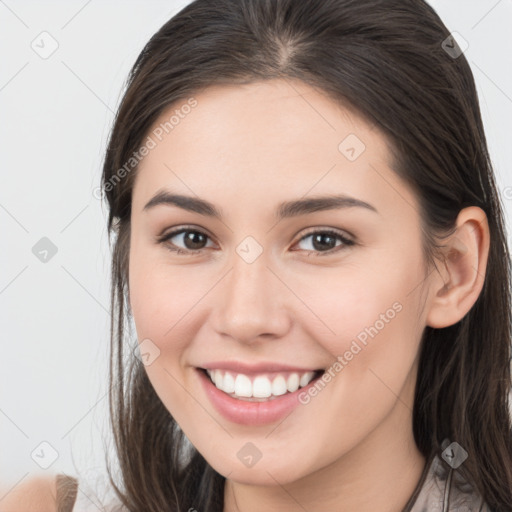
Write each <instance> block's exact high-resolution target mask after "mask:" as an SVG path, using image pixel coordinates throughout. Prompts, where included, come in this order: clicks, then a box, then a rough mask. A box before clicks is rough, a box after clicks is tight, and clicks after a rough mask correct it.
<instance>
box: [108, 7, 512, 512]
mask: <svg viewBox="0 0 512 512" xmlns="http://www.w3.org/2000/svg"><path fill="white" fill-rule="evenodd" d="M449 35H450V34H449V31H448V30H447V28H446V27H445V25H444V24H443V23H442V21H441V20H440V19H439V17H438V15H437V14H436V13H435V11H434V10H433V9H432V8H431V7H430V6H429V5H428V4H427V3H426V2H424V1H423V0H385V1H384V0H308V1H307V2H306V1H301V2H298V1H296V0H196V1H194V2H192V3H191V4H189V5H187V6H186V7H185V8H183V9H182V10H181V11H180V12H179V13H178V14H176V15H175V16H174V17H173V18H172V19H170V20H169V21H168V22H167V23H165V24H164V25H163V26H162V27H161V28H160V30H159V31H158V32H157V33H156V34H155V35H154V36H153V37H152V38H151V40H150V41H149V42H148V43H147V45H146V46H145V48H144V49H143V50H142V52H141V54H140V55H139V57H138V58H137V60H136V62H135V64H134V66H133V68H132V70H131V73H130V75H129V77H128V80H127V84H126V86H127V87H126V91H125V93H124V97H123V100H122V103H121V105H120V107H119V110H118V113H117V117H116V119H115V123H114V126H113V129H112V131H111V135H110V139H109V143H108V148H107V152H106V158H105V162H104V168H103V178H102V187H103V191H104V193H105V196H106V199H107V200H108V207H109V218H108V229H109V240H110V241H112V240H111V239H110V235H111V234H112V235H115V236H114V238H115V241H114V245H113V253H112V295H111V308H112V324H111V341H112V346H111V365H110V380H111V388H110V389H111V393H110V413H111V421H112V427H113V433H114V440H115V444H116V449H117V454H118V457H119V462H120V469H121V483H119V484H116V483H115V482H114V477H113V475H111V481H112V484H113V485H114V486H115V488H116V492H117V493H118V495H119V497H120V499H121V500H122V502H123V504H124V505H125V506H126V507H127V508H128V509H129V510H130V511H133V512H135V511H137V512H138V511H140V510H145V511H159V512H160V511H161V510H188V509H189V508H190V507H194V508H195V509H198V510H208V511H212V512H213V511H221V510H222V506H223V489H224V482H225V478H224V477H223V476H222V475H220V474H218V473H217V472H216V471H214V470H213V468H212V467H211V466H210V465H209V464H208V463H207V462H206V461H205V459H204V458H203V457H202V456H201V454H200V453H198V452H197V450H195V448H193V447H191V448H190V452H189V451H187V444H186V439H185V438H184V435H183V433H182V431H181V430H180V429H179V427H178V425H177V424H176V422H175V421H174V419H173V418H172V416H171V415H170V413H169V412H168V411H167V409H166V408H165V407H164V405H163V404H162V402H161V401H160V399H159V398H158V396H157V395H156V393H155V391H154V389H153V388H152V386H151V383H150V382H149V380H148V377H147V375H146V372H145V369H144V366H143V364H142V363H141V362H140V361H139V360H138V359H137V358H136V357H133V355H132V350H133V344H132V345H131V346H129V347H127V346H126V339H125V334H126V331H127V330H128V329H127V326H126V325H125V322H126V320H127V318H128V315H127V314H130V313H131V312H130V311H129V301H128V295H127V294H128V264H129V260H128V257H129V244H130V212H131V196H132V187H133V183H134V178H135V174H136V165H134V166H133V169H130V171H131V172H125V173H123V177H122V179H119V175H120V174H119V173H118V171H119V169H121V168H123V166H124V165H125V163H126V162H128V161H129V159H130V157H131V156H132V154H133V153H134V152H136V151H137V150H138V149H139V147H140V146H141V144H142V142H143V140H144V137H145V136H146V135H147V133H148V130H149V129H150V127H151V126H152V124H153V123H154V122H155V120H156V119H157V118H158V116H159V115H160V114H161V113H162V111H163V110H164V109H166V108H168V107H169V106H170V105H173V104H177V103H179V102H184V101H186V99H187V98H189V97H190V96H192V95H193V94H197V93H198V92H199V91H201V90H203V89H204V88H207V87H209V86H211V85H218V84H242V83H244V84H245V83H250V82H255V81H259V80H268V79H273V78H285V79H286V78H291V79H299V80H302V81H303V82H305V83H307V84H309V85H310V86H313V87H316V88H318V89H319V90H322V91H324V92H325V93H327V94H328V95H330V97H332V98H333V99H334V100H335V101H339V102H342V103H343V104H344V105H348V106H351V107H353V108H354V109H355V110H356V111H357V112H358V113H359V114H360V115H361V116H363V117H364V118H365V119H366V120H367V121H368V122H370V123H372V124H376V125H377V126H378V128H379V129H380V130H381V132H382V133H383V134H384V135H385V136H386V138H387V140H388V141H389V144H390V149H391V151H392V153H393V155H394V166H393V168H394V170H395V171H396V172H397V174H398V175H400V176H401V177H402V178H403V179H405V180H406V182H407V183H408V184H409V185H410V186H411V187H412V189H413V190H414V191H415V193H416V194H417V197H418V198H419V202H420V205H421V213H422V222H423V224H424V233H425V249H426V256H427V261H428V263H429V264H432V263H433V261H434V259H433V256H434V254H436V250H437V249H439V245H437V242H436V240H442V237H443V236H446V235H448V234H450V233H451V232H452V231H453V229H454V225H455V220H456V218H457V215H458V213H459V211H460V210H461V209H462V208H464V207H466V206H470V205H474V206H478V207H480V208H482V210H483V211H484V212H485V213H486V215H487V218H488V222H489V229H490V252H489V259H488V265H487V270H486V276H485V283H484V287H483V289H482V292H481V294H480V296H479V297H478V299H477V301H476V303H475V304H474V306H473V307H472V309H471V310H470V311H469V312H468V313H467V315H466V316H465V317H464V318H463V319H462V320H461V321H459V322H458V323H456V324H455V325H452V326H450V327H447V328H444V329H434V328H431V327H428V326H427V327H426V328H425V331H424V335H423V339H422V344H421V347H420V360H419V368H418V379H417V386H416V395H415V403H414V410H413V430H414V436H415V440H416V443H417V445H418V448H419V450H420V451H421V452H422V453H423V454H424V455H425V456H429V455H430V454H432V453H433V452H436V451H438V450H440V448H441V443H442V441H443V440H444V439H446V438H448V439H450V440H451V441H456V442H458V443H459V444H460V445H461V446H462V447H463V448H464V449H465V450H466V451H467V452H468V453H469V458H468V459H467V460H466V461H465V462H464V464H463V466H461V471H463V472H464V473H465V474H467V476H468V477H469V478H470V479H471V480H472V481H473V482H474V484H475V486H476V487H477V489H478V490H479V492H480V493H481V494H482V496H483V497H484V499H485V500H486V502H487V503H488V505H489V506H490V507H491V508H492V509H493V510H496V511H501V510H509V511H510V510H511V508H512V490H511V489H512V434H511V421H510V415H509V409H508V393H509V390H510V387H511V375H510V358H511V351H510V346H511V325H512V323H511V300H510V255H509V252H508V247H507V242H506V236H505V232H504V218H503V211H502V206H501V203H500V198H499V196H498V193H497V189H496V184H495V181H494V176H493V170H492V166H491V163H490V159H489V155H488V150H487V142H486V138H485V134H484V130H483V125H482V120H481V115H480V110H479V102H478V97H477V93H476V90H475V84H474V80H473V75H472V73H471V69H470V67H469V65H468V63H467V60H466V58H465V57H464V55H457V54H454V53H450V52H448V51H445V50H446V45H443V41H446V40H447V38H448V37H449ZM449 41H450V40H449ZM449 46H450V47H454V48H455V49H457V45H456V43H455V44H453V43H450V45H449ZM116 173H118V174H116ZM115 180H117V181H115ZM132 339H133V338H132ZM109 474H110V470H109Z"/></svg>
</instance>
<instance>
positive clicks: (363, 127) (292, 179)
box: [133, 80, 414, 209]
mask: <svg viewBox="0 0 512 512" xmlns="http://www.w3.org/2000/svg"><path fill="white" fill-rule="evenodd" d="M188 100H190V99H184V100H182V101H180V102H176V103H175V104H174V105H172V106H170V107H169V108H167V109H166V110H165V111H164V112H162V114H161V115H160V117H159V119H158V120H157V121H156V122H155V123H154V124H153V126H152V127H151V129H150V130H149V132H148V136H149V137H151V138H152V139H153V141H154V143H155V146H154V147H153V149H151V151H149V153H148V154H147V155H146V156H145V157H144V158H143V159H142V161H141V163H140V164H139V167H138V169H137V178H136V181H135V187H134V191H133V203H134V207H137V208H138V209H141V208H142V207H143V205H142V201H144V200H145V201H147V200H148V199H149V197H150V195H154V194H155V193H156V192H157V191H158V190H159V189H161V188H164V187H169V188H172V189H173V190H175V191H176V190H178V191H179V192H180V193H187V194H191V193H192V194H196V195H198V196H201V197H212V195H215V196H216V197H217V198H218V200H219V203H221V204H223V203H224V200H226V199H227V198H231V200H233V198H247V199H248V198H253V199H254V201H255V204H259V205H260V207H261V206H262V205H263V204H264V203H266V202H269V201H272V202H274V201H275V202H279V201H280V200H283V199H287V198H290V197H293V198H295V197H301V196H304V195H305V194H308V193H315V194H316V193H325V192H328V193H332V192H334V191H336V192H339V193H347V194H351V195H355V196H358V197H359V198H360V199H362V200H365V201H366V200H367V201H368V202H370V203H371V202H372V201H374V202H379V199H380V200H382V199H385V197H387V198H388V199H390V200H393V199H394V200H395V201H396V196H397V190H396V188H395V187H400V186H401V187H404V184H401V183H399V180H398V177H397V176H396V174H395V173H394V172H393V171H392V170H391V169H390V168H389V164H390V152H389V149H388V146H387V143H386V142H387V141H386V139H385V137H384V136H383V135H382V134H381V133H380V132H379V131H378V130H376V129H375V127H374V126H372V125H370V124H369V123H367V122H365V121H364V120H363V119H362V118H361V117H360V116H358V115H357V113H356V112H355V111H353V110H352V109H349V108H347V107H345V106H343V105H341V104H339V103H338V102H335V101H333V100H332V99H330V98H329V97H328V96H327V95H326V94H325V93H323V92H321V91H318V90H317V89H314V88H312V87H310V86H309V85H307V84H304V83H302V82H298V81H290V80H271V81H265V82H256V83H251V84H245V85H228V86H225V85H222V86H213V87H210V88H207V89H205V90H203V91H201V92H200V93H198V94H195V95H194V96H193V100H194V103H191V102H190V101H188ZM191 104H194V105H195V106H194V107H193V108H190V107H186V108H185V106H186V105H191ZM384 189H386V190H384ZM402 192H403V193H404V194H407V193H408V192H407V191H406V190H403V191H402ZM393 196H395V197H393ZM410 199H411V201H414V198H413V197H411V198H410Z"/></svg>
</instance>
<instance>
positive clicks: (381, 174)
mask: <svg viewBox="0 0 512 512" xmlns="http://www.w3.org/2000/svg"><path fill="white" fill-rule="evenodd" d="M194 98H195V101H196V102H197V103H194V105H195V106H194V107H193V108H181V107H182V105H185V104H186V103H187V102H186V101H184V102H183V103H181V104H180V105H173V106H172V108H169V109H168V110H166V111H165V112H164V113H163V114H162V116H161V117H160V119H158V120H157V122H156V123H155V124H154V126H153V127H152V129H151V131H150V132H149V133H148V135H149V136H150V137H151V138H152V140H153V142H154V143H155V144H153V143H150V144H149V145H148V146H154V147H152V148H151V149H150V151H149V152H148V154H147V155H146V156H145V158H144V159H143V160H142V162H141V164H140V166H139V169H138V171H137V172H138V174H137V177H136V180H135V185H134V188H133V196H132V198H133V202H132V213H131V239H130V254H129V260H130V263H129V290H130V306H131V310H132V313H133V318H134V321H135V326H136V330H137V336H138V340H139V342H141V343H143V345H141V349H142V352H145V353H147V354H148V355H147V356H145V364H146V366H145V369H146V371H147V374H148V376H149V379H150V381H151V383H152V385H153V386H154V389H155V390H156V393H157V394H158V396H159V397H160V399H161V400H162V402H163V403H164V405H165V406H166V408H167V409H168V410H169V411H170V413H171V414H172V415H173V417H174V418H175V419H176V421H177V422H178V424H179V425H180V427H181V428H182V430H183V431H184V432H185V434H186V436H187V437H188V438H189V440H190V441H191V442H192V444H194V446H195V447H196V448H197V449H198V450H199V451H200V452H201V454H202V455H203V456H204V457H205V458H206V460H207V461H208V462H209V463H210V465H212V466H213V467H214V469H215V470H217V471H218V472H219V473H221V474H223V475H224V476H228V475H229V478H230V479H233V480H236V481H239V482H245V483H255V484H271V485H274V484H275V481H276V480H277V481H279V482H281V483H283V484H284V483H287V482H291V481H295V480H298V479H300V478H303V477H307V476H308V475H311V474H313V473H314V472H316V471H319V470H321V469H322V468H326V467H328V466H329V465H332V464H335V463H339V461H343V460H345V461H347V460H349V458H350V457H353V456H354V454H355V453H358V454H359V455H360V456H362V454H366V455H368V454H370V453H373V451H374V450H378V449H380V447H382V445H383V444H384V443H386V440H387V439H390V437H389V436H395V437H396V434H397V432H398V433H400V434H401V435H403V434H404V432H406V433H407V432H409V433H410V429H411V425H410V422H411V409H412V404H413V392H414V382H415V375H416V358H417V353H418V347H419V342H420V338H421V334H422V332H423V329H424V326H425V323H426V322H425V312H424V307H423V306H424V303H425V295H424V291H425V290H426V289H428V280H425V279H424V276H425V267H424V261H423V257H422V250H421V247H422V243H421V228H420V216H419V212H418V203H417V199H416V197H415V196H414V195H413V193H412V191H411V190H410V189H409V188H408V187H407V186H406V185H405V184H404V183H403V182H402V181H401V180H400V179H399V177H398V176H397V175H396V174H395V172H394V171H393V170H392V169H391V168H390V162H391V158H390V153H389V150H388V147H387V145H386V140H385V138H384V136H383V135H382V134H381V133H379V132H378V130H377V129H376V128H375V127H372V126H371V125H369V124H368V123H366V122H365V121H363V119H361V118H360V117H358V116H357V115H356V114H355V113H354V112H352V111H351V110H348V109H346V108H344V107H342V106H340V105H338V104H337V103H334V102H333V101H332V100H331V99H329V98H328V97H327V96H326V95H324V94H323V93H321V92H319V91H317V90H315V89H313V88H311V87H309V86H307V85H306V84H303V83H300V82H290V81H281V80H273V81H268V82H258V83H253V84H250V85H244V86H236V87H235V86H216V87H211V88H209V89H207V90H205V91H203V92H201V93H200V94H198V95H196V96H194ZM189 104H192V103H189ZM175 110H178V111H179V112H181V116H177V117H176V118H175V120H174V123H173V127H172V130H171V129H169V125H167V131H168V133H165V130H164V131H163V134H162V128H161V126H162V125H161V123H165V122H168V121H169V119H170V117H171V116H172V115H173V113H175ZM185 112H186V114H184V113H185ZM177 119H179V122H177V121H176V120H177ZM159 127H160V128H159ZM159 139H161V140H159ZM145 140H146V139H145ZM164 193H167V194H168V195H179V196H186V197H187V198H190V201H189V202H188V203H187V201H186V200H184V199H183V198H182V199H179V200H176V198H174V199H172V198H170V197H169V196H168V197H167V199H165V198H164ZM158 194H160V195H159V196H158V197H159V198H160V200H155V201H153V205H148V203H149V202H150V201H151V200H152V199H153V198H154V197H155V196H157V195H158ZM326 197H327V198H331V201H330V202H325V201H322V198H326ZM340 197H341V199H340ZM333 198H338V199H337V200H333ZM313 199H318V201H316V202H311V200H313ZM198 200H201V201H207V202H208V203H210V205H209V206H204V204H203V203H198V202H197V201H198ZM192 201H195V202H196V203H195V206H194V203H192ZM295 201H299V203H297V204H296V205H291V206H290V204H291V203H292V202H295ZM304 201H307V202H306V203H301V202H304ZM283 204H284V205H285V207H283ZM146 205H148V206H146ZM301 205H302V206H301ZM214 213H215V214H214ZM178 251H180V252H178ZM205 369H208V370H209V373H210V374H211V376H212V377H213V379H214V380H215V381H216V382H217V384H218V386H219V387H220V388H222V389H223V390H219V389H217V387H216V386H215V385H214V384H213V383H212V381H211V378H210V377H209V375H208V372H205V371H204V370H205ZM321 371H323V372H324V373H323V374H322V375H321V376H319V374H320V372H321ZM311 378H313V380H312V381H310V380H311ZM297 385H299V386H301V387H299V389H297ZM233 390H234V391H233ZM233 392H234V393H235V394H236V395H237V396H233ZM269 395H270V396H269ZM251 397H252V398H251ZM386 436H388V437H386Z"/></svg>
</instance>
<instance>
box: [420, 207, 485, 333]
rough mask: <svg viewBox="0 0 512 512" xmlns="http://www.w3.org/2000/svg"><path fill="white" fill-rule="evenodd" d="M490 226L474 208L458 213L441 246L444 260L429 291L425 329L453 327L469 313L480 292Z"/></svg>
mask: <svg viewBox="0 0 512 512" xmlns="http://www.w3.org/2000/svg"><path fill="white" fill-rule="evenodd" d="M489 243H490V235H489V224H488V222H487V216H486V215H485V212H484V211H483V210H482V209H481V208H478V207H477V206H470V207H468V208H464V209H463V210H461V211H460V212H459V215H458V217H457V223H456V231H455V232H454V233H453V234H452V235H451V236H450V237H449V238H448V239H447V240H445V241H444V242H443V245H444V247H443V256H444V260H443V261H441V262H440V263H441V267H444V268H439V265H438V270H439V274H438V275H437V276H436V277H437V278H434V279H433V286H432V287H431V293H432V295H431V298H430V308H429V312H428V315H427V319H426V322H427V325H429V326H430V327H434V328H442V327H448V326H450V325H454V324H456V323H457V322H458V321H459V320H461V319H462V318H463V317H464V316H465V315H466V313H467V312H468V311H469V310H470V309H471V307H472V306H473V304H474V303H475V302H476V300H477V299H478V296H479V295H480V292H481V291H482V288H483V285H484V281H485V272H486V268H487V258H488V255H489Z"/></svg>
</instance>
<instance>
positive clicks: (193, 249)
mask: <svg viewBox="0 0 512 512" xmlns="http://www.w3.org/2000/svg"><path fill="white" fill-rule="evenodd" d="M183 235H184V236H183ZM172 238H176V239H177V240H181V243H183V244H184V245H185V248H184V249H182V248H180V247H177V246H176V244H175V243H168V242H170V240H171V239H172ZM208 238H209V236H208V235H207V234H206V233H203V232H202V231H199V230H197V229H195V228H192V227H186V226H184V227H181V228H180V229H176V230H174V231H171V232H170V233H167V234H165V235H163V236H162V237H161V238H159V239H158V242H159V243H162V244H165V245H166V246H167V248H168V249H169V250H171V251H173V252H175V253H177V254H184V255H187V256H191V255H194V254H199V253H200V252H201V251H202V250H203V249H204V247H203V246H202V245H203V243H204V242H205V240H206V239H208Z"/></svg>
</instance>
